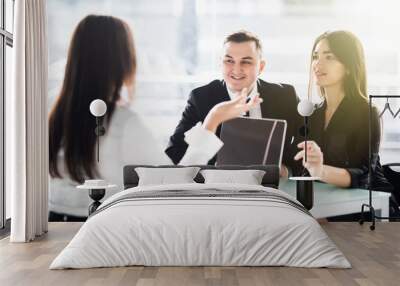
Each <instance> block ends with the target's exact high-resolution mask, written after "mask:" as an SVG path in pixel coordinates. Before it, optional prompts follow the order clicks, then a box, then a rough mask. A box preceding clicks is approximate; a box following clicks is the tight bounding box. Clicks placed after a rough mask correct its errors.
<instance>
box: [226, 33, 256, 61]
mask: <svg viewBox="0 0 400 286" xmlns="http://www.w3.org/2000/svg"><path fill="white" fill-rule="evenodd" d="M229 42H232V43H244V42H254V43H255V44H256V49H257V51H259V52H260V55H261V54H262V47H261V42H260V39H259V38H258V37H257V36H256V35H254V34H252V33H250V32H249V31H245V30H240V31H237V32H235V33H233V34H230V35H228V36H227V37H226V38H225V41H224V45H225V44H226V43H229Z"/></svg>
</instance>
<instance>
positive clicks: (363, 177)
mask: <svg viewBox="0 0 400 286" xmlns="http://www.w3.org/2000/svg"><path fill="white" fill-rule="evenodd" d="M325 110H326V104H325V102H324V104H323V106H322V107H321V108H318V109H317V110H315V112H314V113H313V114H312V115H311V116H310V118H309V139H310V140H313V141H315V142H316V143H317V144H318V145H319V146H320V148H321V151H322V153H323V154H324V164H326V165H330V166H334V167H338V168H344V169H346V170H347V171H348V172H349V174H350V176H351V186H350V187H351V188H367V187H368V185H367V183H368V166H369V155H368V154H369V152H368V148H369V147H368V146H369V145H368V142H369V121H368V114H369V105H368V101H367V100H365V99H363V98H361V97H350V96H345V97H344V98H343V100H342V101H341V103H340V104H339V106H338V107H337V109H336V111H335V113H334V114H333V116H332V118H331V119H330V121H329V123H328V126H327V127H326V129H324V126H325ZM380 140H381V126H380V120H379V116H378V111H377V109H376V108H375V107H373V108H372V113H371V154H372V164H371V167H372V171H373V173H372V174H373V176H372V179H373V181H372V186H373V188H375V189H381V188H386V187H387V188H390V187H391V186H390V184H388V182H387V180H386V179H385V178H384V176H383V172H382V167H381V165H380V163H379V144H380ZM296 143H297V142H296Z"/></svg>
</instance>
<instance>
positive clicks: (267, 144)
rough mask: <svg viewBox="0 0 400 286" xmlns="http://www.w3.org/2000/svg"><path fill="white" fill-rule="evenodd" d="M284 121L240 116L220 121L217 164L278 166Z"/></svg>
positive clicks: (279, 163)
mask: <svg viewBox="0 0 400 286" xmlns="http://www.w3.org/2000/svg"><path fill="white" fill-rule="evenodd" d="M286 125H287V123H286V121H285V120H280V119H269V118H262V119H258V118H249V117H239V118H235V119H232V120H229V121H227V122H224V123H223V124H222V128H221V135H220V138H221V140H222V142H224V145H223V146H222V148H221V150H220V151H219V152H218V155H217V165H260V164H261V165H278V166H279V167H280V166H281V163H282V154H283V147H284V142H285V137H286Z"/></svg>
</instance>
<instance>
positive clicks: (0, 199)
mask: <svg viewBox="0 0 400 286" xmlns="http://www.w3.org/2000/svg"><path fill="white" fill-rule="evenodd" d="M0 1H1V2H0V5H1V16H2V17H1V21H0V59H1V61H0V63H1V65H0V236H3V235H4V234H6V233H8V232H9V230H10V219H8V220H7V217H6V201H7V200H6V189H5V154H6V153H5V128H6V124H5V94H6V84H7V83H6V59H7V57H6V47H7V46H9V47H10V48H12V47H13V34H12V33H10V32H9V31H7V30H6V20H7V18H6V17H7V16H10V15H6V1H7V0H0ZM11 1H12V5H13V9H12V11H13V13H14V7H15V0H11ZM13 16H14V15H11V17H12V18H13ZM13 25H14V24H13ZM13 28H14V27H13ZM12 30H13V29H12Z"/></svg>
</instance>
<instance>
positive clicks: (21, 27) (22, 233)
mask: <svg viewBox="0 0 400 286" xmlns="http://www.w3.org/2000/svg"><path fill="white" fill-rule="evenodd" d="M14 11H15V12H14V13H15V18H14V19H15V20H14V21H15V22H14V29H15V30H14V48H13V52H14V71H13V92H12V94H11V97H10V98H7V99H6V101H7V100H8V104H7V105H8V106H9V108H8V109H7V111H6V122H7V128H8V130H7V131H6V132H7V133H6V152H7V154H6V164H7V167H8V168H9V171H8V172H7V174H9V176H8V178H7V177H6V180H7V179H8V180H9V183H8V184H7V185H8V186H9V187H10V188H11V193H12V195H11V202H12V203H11V204H12V205H11V237H10V241H12V242H28V241H31V240H33V239H35V237H36V236H40V235H42V234H43V233H44V232H47V225H48V223H47V200H48V131H47V78H48V76H47V66H48V48H47V14H46V0H17V1H15V10H14Z"/></svg>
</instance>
